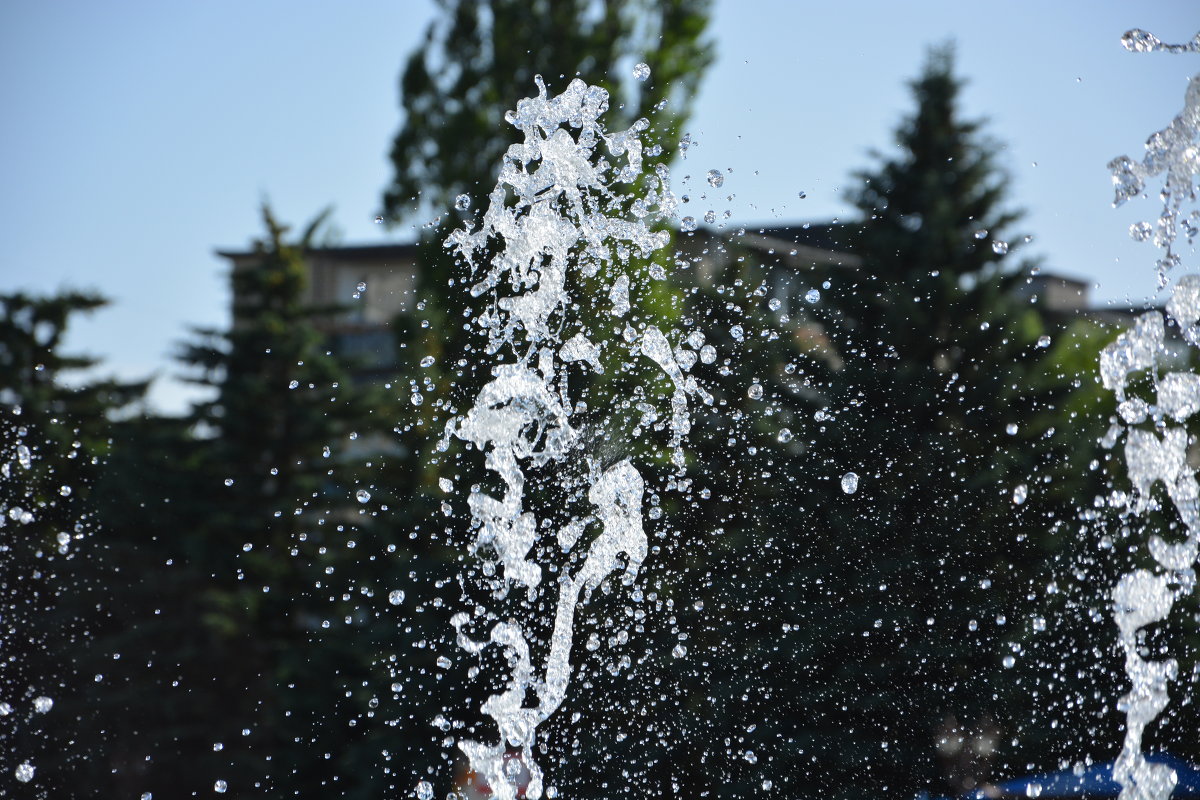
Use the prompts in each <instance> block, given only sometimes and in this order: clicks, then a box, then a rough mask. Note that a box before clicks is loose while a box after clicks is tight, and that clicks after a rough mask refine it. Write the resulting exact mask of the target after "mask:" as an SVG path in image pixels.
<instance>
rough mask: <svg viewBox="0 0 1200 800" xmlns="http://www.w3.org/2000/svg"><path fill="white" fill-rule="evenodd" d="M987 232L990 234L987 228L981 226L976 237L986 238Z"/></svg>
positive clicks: (976, 232)
mask: <svg viewBox="0 0 1200 800" xmlns="http://www.w3.org/2000/svg"><path fill="white" fill-rule="evenodd" d="M987 234H988V232H987V228H980V229H979V230H977V231H975V238H976V239H986V238H987Z"/></svg>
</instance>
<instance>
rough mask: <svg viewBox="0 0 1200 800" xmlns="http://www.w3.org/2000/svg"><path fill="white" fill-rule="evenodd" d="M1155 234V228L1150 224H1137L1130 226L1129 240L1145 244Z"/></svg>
mask: <svg viewBox="0 0 1200 800" xmlns="http://www.w3.org/2000/svg"><path fill="white" fill-rule="evenodd" d="M1153 233H1154V228H1153V226H1151V225H1150V223H1149V222H1135V223H1133V224H1132V225H1130V226H1129V238H1131V239H1133V240H1134V241H1135V242H1144V241H1146V240H1147V239H1149V238H1150V236H1151V234H1153Z"/></svg>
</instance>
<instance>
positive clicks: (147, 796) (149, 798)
mask: <svg viewBox="0 0 1200 800" xmlns="http://www.w3.org/2000/svg"><path fill="white" fill-rule="evenodd" d="M139 800H154V795H153V794H151V793H150V792H142V796H141V798H140V799H139Z"/></svg>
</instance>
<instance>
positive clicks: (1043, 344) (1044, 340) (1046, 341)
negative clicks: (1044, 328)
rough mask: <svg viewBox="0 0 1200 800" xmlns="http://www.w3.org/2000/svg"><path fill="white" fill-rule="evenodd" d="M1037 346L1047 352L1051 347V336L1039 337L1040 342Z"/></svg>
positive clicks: (1038, 341)
mask: <svg viewBox="0 0 1200 800" xmlns="http://www.w3.org/2000/svg"><path fill="white" fill-rule="evenodd" d="M1037 346H1038V347H1040V348H1041V349H1043V350H1045V349H1046V348H1047V347H1049V346H1050V337H1049V336H1039V337H1038V340H1037Z"/></svg>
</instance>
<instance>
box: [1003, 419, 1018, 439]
mask: <svg viewBox="0 0 1200 800" xmlns="http://www.w3.org/2000/svg"><path fill="white" fill-rule="evenodd" d="M1004 432H1005V433H1007V434H1008V435H1009V436H1016V435H1017V423H1015V422H1010V423H1008V425H1007V426H1005V428H1004Z"/></svg>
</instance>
